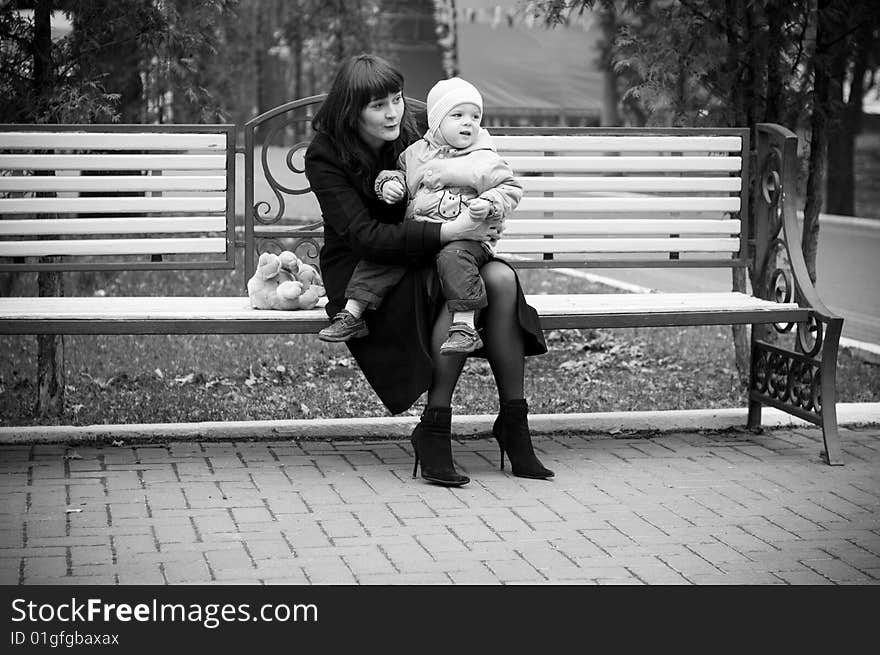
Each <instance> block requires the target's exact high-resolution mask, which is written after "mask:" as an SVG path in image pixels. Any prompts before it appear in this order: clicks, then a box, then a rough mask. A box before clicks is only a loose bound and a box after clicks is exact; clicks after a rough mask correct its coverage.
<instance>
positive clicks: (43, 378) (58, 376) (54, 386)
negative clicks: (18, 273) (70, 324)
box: [36, 272, 65, 418]
mask: <svg viewBox="0 0 880 655" xmlns="http://www.w3.org/2000/svg"><path fill="white" fill-rule="evenodd" d="M37 286H38V287H39V295H40V296H63V295H64V293H63V290H62V280H61V274H60V273H54V272H42V273H40V274H39V277H38V278H37ZM64 385H65V381H64V337H63V336H62V335H60V334H41V335H38V336H37V406H36V414H37V416H39V417H40V418H49V417H57V416H61V414H62V412H63V411H64Z"/></svg>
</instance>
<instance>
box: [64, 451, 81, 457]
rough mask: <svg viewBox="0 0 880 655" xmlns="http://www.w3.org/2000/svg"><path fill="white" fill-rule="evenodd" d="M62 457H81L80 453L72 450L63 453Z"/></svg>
mask: <svg viewBox="0 0 880 655" xmlns="http://www.w3.org/2000/svg"><path fill="white" fill-rule="evenodd" d="M64 459H82V455H80V454H79V453H78V452H76V451H75V450H73V451H71V452H69V453H67V454H66V455H64Z"/></svg>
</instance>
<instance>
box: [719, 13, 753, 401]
mask: <svg viewBox="0 0 880 655" xmlns="http://www.w3.org/2000/svg"><path fill="white" fill-rule="evenodd" d="M741 9H742V7H739V6H738V3H734V2H733V1H732V0H728V1H727V2H726V3H725V36H726V38H727V61H726V62H725V64H724V65H725V70H726V71H727V72H728V73H731V72H732V71H734V70H736V69H737V68H738V67H739V58H740V57H741V56H742V54H741V47H740V39H739V35H738V33H737V30H736V25H737V23H738V22H739V21H740V16H739V15H737V11H739V10H741ZM753 59H754V57H750V63H749V72H750V75H749V77H750V78H754V77H755V75H754V72H753V69H754V66H753V61H752V60H753ZM750 82H753V79H752V80H750V79H746V80H745V82H744V83H739V84H737V85H736V87H735V88H731V89H730V95H729V96H728V98H729V103H728V106H729V111H730V114H729V119H728V120H730V124H731V125H733V126H745V127H749V128H751V127H752V120H751V116H750V115H749V112H750V111H751V110H752V105H753V104H754V103H753V102H752V101H751V98H753V97H754V90H753V89H750V88H749V83H750ZM743 155H744V156H748V153H743ZM744 183H745V184H748V180H745V181H744ZM752 211H753V210H752ZM753 220H754V219H752V220H749V225H752V224H753ZM731 288H732V290H733V291H738V292H741V293H746V291H747V281H746V270H745V269H744V268H734V269H733V270H732V277H731ZM731 333H732V335H733V352H734V361H735V363H736V372H737V377H738V379H739V382H740V386H741V388H743V389H748V386H749V378H750V376H751V359H752V356H751V352H752V349H751V335H750V333H749V326H748V325H732V326H731Z"/></svg>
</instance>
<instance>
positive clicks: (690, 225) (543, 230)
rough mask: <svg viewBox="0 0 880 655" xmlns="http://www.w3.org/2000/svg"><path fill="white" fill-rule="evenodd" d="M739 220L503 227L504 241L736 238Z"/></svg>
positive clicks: (542, 222)
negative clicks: (692, 236) (549, 236)
mask: <svg viewBox="0 0 880 655" xmlns="http://www.w3.org/2000/svg"><path fill="white" fill-rule="evenodd" d="M739 231H740V221H739V219H730V220H708V221H707V220H688V219H685V220H653V219H645V220H640V219H601V218H592V219H566V218H537V219H526V218H517V214H513V217H512V218H508V219H507V220H506V221H505V223H504V238H506V237H508V236H511V235H513V236H516V235H525V234H541V235H543V234H553V235H557V236H558V235H596V236H604V235H611V234H626V235H633V236H637V235H660V234H666V235H669V234H681V235H685V234H725V235H731V234H739Z"/></svg>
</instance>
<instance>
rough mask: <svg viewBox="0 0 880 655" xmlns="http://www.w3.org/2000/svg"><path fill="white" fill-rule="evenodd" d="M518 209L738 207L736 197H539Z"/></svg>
mask: <svg viewBox="0 0 880 655" xmlns="http://www.w3.org/2000/svg"><path fill="white" fill-rule="evenodd" d="M517 209H521V210H522V211H544V212H578V213H588V212H629V211H638V212H664V213H668V212H673V211H674V212H682V213H683V212H694V211H721V212H736V211H739V209H740V199H739V198H737V197H722V198H718V197H705V198H668V197H662V198H661V197H649V198H559V197H556V198H539V197H531V196H526V197H524V198H523V199H522V200H521V201H520V203H519V205H518V206H517Z"/></svg>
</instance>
